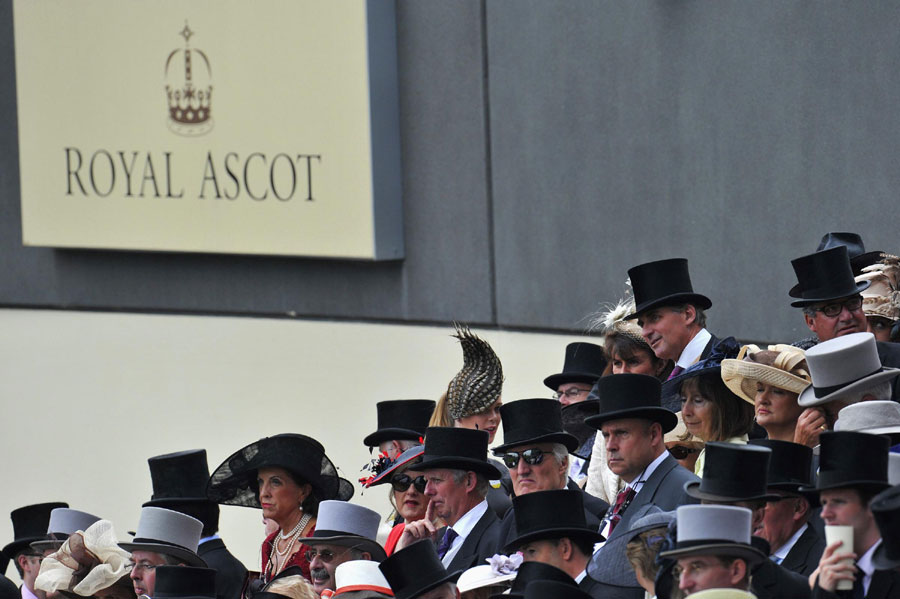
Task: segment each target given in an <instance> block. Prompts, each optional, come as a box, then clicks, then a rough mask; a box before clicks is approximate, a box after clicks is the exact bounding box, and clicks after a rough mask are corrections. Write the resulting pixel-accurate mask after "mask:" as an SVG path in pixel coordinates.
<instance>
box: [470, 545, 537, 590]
mask: <svg viewBox="0 0 900 599" xmlns="http://www.w3.org/2000/svg"><path fill="white" fill-rule="evenodd" d="M523 561H524V559H523V557H522V554H521V553H514V554H512V555H509V556H506V555H499V554H498V555H495V556H493V557H491V558H489V559H488V563H487V564H483V565H481V566H474V567H472V568H469V569H468V570H466V571H465V572H463V573H462V576H460V577H459V580H457V581H456V586H457V588H458V589H459V592H460V593H466V592H468V591H473V590H475V589H480V588H483V587H490V586H494V585H501V584H504V583H508V582H510V581H511V580H512V579H513V578H515V577H516V573H517V572H518V570H519V566H521V565H522V562H523Z"/></svg>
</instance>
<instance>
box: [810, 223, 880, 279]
mask: <svg viewBox="0 0 900 599" xmlns="http://www.w3.org/2000/svg"><path fill="white" fill-rule="evenodd" d="M838 246H845V247H846V248H847V256H848V257H849V258H850V267H851V268H852V269H853V275H854V276H858V275H859V274H860V273H861V272H862V270H863V269H864V268H865V267H867V266H871V265H872V264H875V263H876V262H878V260H879V259H880V258H881V255H882V253H883V252H881V251H880V250H879V251H874V252H867V251H866V244H865V243H863V240H862V237H860V235H859V233H849V232H846V231H832V232H829V233H825V235H823V236H822V240H821V241H819V247H817V248H816V251H817V252H821V251H823V250H830V249H831V248H835V247H838Z"/></svg>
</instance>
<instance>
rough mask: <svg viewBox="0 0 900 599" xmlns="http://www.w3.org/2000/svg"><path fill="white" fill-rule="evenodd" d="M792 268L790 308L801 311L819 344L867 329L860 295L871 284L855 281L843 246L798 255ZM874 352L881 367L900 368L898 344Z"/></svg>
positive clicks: (881, 343) (883, 343) (888, 344)
mask: <svg viewBox="0 0 900 599" xmlns="http://www.w3.org/2000/svg"><path fill="white" fill-rule="evenodd" d="M791 265H792V266H793V267H794V272H795V273H796V275H797V284H796V285H794V287H792V288H791V290H790V291H789V295H790V296H791V297H793V298H796V299H795V301H793V302H791V306H793V307H795V308H802V309H803V318H804V320H805V321H806V326H807V327H809V330H810V331H812V332H813V333H814V334H815V335H816V337H817V338H818V340H819V341H820V342H822V341H829V340H831V339H834V338H836V337H841V336H843V335H849V334H851V333H863V332H866V331H867V330H868V327H869V325H868V322H867V321H866V315H865V312H864V311H863V298H862V295H861V294H862V292H863V291H865V290H866V289H867V288H868V287H869V285H870V282H869V281H861V282H858V283H857V282H856V280H855V279H854V277H853V270H852V268H851V266H850V258H849V255H848V254H847V247H846V246H843V245H839V246H836V247H832V248H830V249H826V250H823V251H820V252H816V253H814V254H810V255H808V256H801V257H800V258H796V259H795V260H791ZM877 350H878V357H879V359H880V360H881V364H883V365H884V366H891V367H897V366H900V345H898V344H894V343H885V342H878V344H877Z"/></svg>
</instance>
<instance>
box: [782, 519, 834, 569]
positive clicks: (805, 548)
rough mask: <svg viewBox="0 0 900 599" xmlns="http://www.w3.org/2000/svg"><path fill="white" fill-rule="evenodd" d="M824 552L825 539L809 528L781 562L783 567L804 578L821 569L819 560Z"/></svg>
mask: <svg viewBox="0 0 900 599" xmlns="http://www.w3.org/2000/svg"><path fill="white" fill-rule="evenodd" d="M824 551H825V539H823V538H822V537H820V536H819V534H818V533H817V532H816V530H815V528H813V527H812V526H807V527H806V530H804V531H803V534H802V535H800V538H799V539H797V542H796V543H794V546H793V547H791V550H790V551H788V554H787V556H785V558H784V561H783V562H781V567H782V568H787V569H788V570H790V571H791V572H796V573H797V574H802V575H803V576H809V575H810V574H812V573H813V571H814V570H815V569H816V568H818V567H819V559H820V558H821V557H822V553H823V552H824Z"/></svg>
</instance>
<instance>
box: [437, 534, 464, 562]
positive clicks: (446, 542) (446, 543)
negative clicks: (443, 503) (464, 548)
mask: <svg viewBox="0 0 900 599" xmlns="http://www.w3.org/2000/svg"><path fill="white" fill-rule="evenodd" d="M458 536H459V533H458V532H456V531H455V530H453V529H452V528H450V527H449V526H448V527H447V530H446V531H444V538H443V539H441V542H440V544H439V545H438V548H437V554H438V557H439V558H441V559H444V556H445V555H447V552H448V551H450V546H451V545H453V540H454V539H456V537H458Z"/></svg>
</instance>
